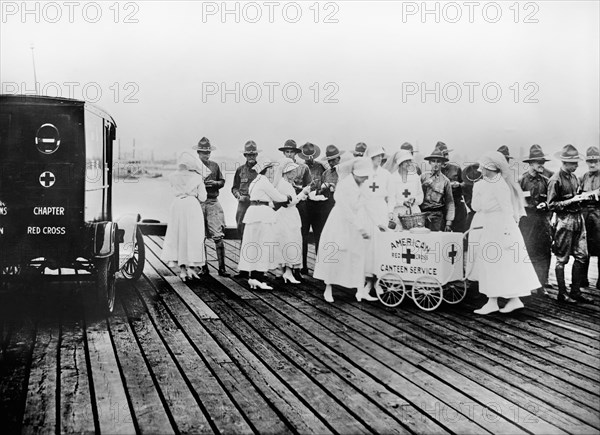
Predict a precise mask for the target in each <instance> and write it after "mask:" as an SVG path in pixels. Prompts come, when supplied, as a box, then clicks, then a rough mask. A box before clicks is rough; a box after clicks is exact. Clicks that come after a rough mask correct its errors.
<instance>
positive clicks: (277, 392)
mask: <svg viewBox="0 0 600 435" xmlns="http://www.w3.org/2000/svg"><path fill="white" fill-rule="evenodd" d="M204 326H205V327H206V328H207V329H208V330H209V331H210V332H211V334H212V336H213V337H214V338H215V339H216V341H217V342H218V343H219V344H220V345H221V346H222V347H223V348H224V349H225V350H226V351H227V353H228V354H229V355H231V358H232V359H233V360H234V361H235V363H236V365H237V366H238V367H239V368H240V370H241V371H242V373H244V375H245V376H246V377H247V378H248V380H249V381H250V382H251V383H252V384H253V385H254V386H255V388H257V389H258V390H260V392H261V394H262V395H263V397H264V398H265V400H266V401H267V402H268V403H269V404H270V406H271V407H273V408H274V409H275V410H276V412H277V414H278V415H279V416H280V418H281V419H282V420H283V421H285V422H286V424H287V425H288V426H290V427H291V429H292V431H293V432H296V433H305V434H329V433H332V429H331V428H330V426H329V425H327V424H326V422H324V421H322V420H321V419H320V418H319V417H318V416H316V415H315V414H314V412H313V411H312V410H311V409H310V408H308V407H307V406H306V404H305V403H303V401H301V400H300V399H298V397H296V396H295V394H294V392H293V391H292V390H290V389H289V388H288V387H287V386H286V385H285V384H284V383H282V382H281V381H280V380H279V378H278V377H277V376H275V375H274V374H273V373H272V372H271V371H270V370H268V369H267V368H266V367H265V366H264V364H263V363H262V362H261V360H260V359H259V358H258V357H257V356H256V355H255V354H254V353H253V352H252V351H251V350H250V349H249V348H248V347H247V346H246V344H245V343H244V342H243V341H241V340H240V339H239V338H237V337H236V336H235V335H234V334H233V333H232V332H231V331H230V330H229V328H228V327H227V326H225V325H224V324H223V322H222V321H221V320H215V321H211V322H206V323H205V324H204Z"/></svg>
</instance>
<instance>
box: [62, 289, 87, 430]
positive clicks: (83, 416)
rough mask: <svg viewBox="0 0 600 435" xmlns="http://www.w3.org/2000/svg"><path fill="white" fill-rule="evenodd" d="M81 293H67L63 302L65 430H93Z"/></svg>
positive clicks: (63, 407) (63, 419)
mask: <svg viewBox="0 0 600 435" xmlns="http://www.w3.org/2000/svg"><path fill="white" fill-rule="evenodd" d="M80 297H81V294H74V293H71V294H69V295H68V296H67V297H66V298H65V301H64V303H63V304H62V305H63V306H64V307H65V309H64V310H63V313H62V316H61V341H60V429H61V431H62V432H64V433H91V432H94V431H95V430H96V428H95V425H94V413H93V410H92V405H91V403H92V401H91V395H90V384H89V373H88V370H87V361H86V352H85V331H84V329H83V324H84V322H83V306H82V304H81V303H80V302H81V301H80Z"/></svg>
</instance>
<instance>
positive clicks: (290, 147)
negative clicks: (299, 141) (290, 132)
mask: <svg viewBox="0 0 600 435" xmlns="http://www.w3.org/2000/svg"><path fill="white" fill-rule="evenodd" d="M279 151H295V152H296V153H301V152H302V150H300V149H299V148H298V145H296V141H295V140H294V139H288V140H286V141H285V144H284V145H283V146H282V147H281V148H279Z"/></svg>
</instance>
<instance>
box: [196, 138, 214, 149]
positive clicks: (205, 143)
mask: <svg viewBox="0 0 600 435" xmlns="http://www.w3.org/2000/svg"><path fill="white" fill-rule="evenodd" d="M192 149H193V150H196V151H205V152H206V151H214V150H216V148H215V147H213V146H211V145H210V141H209V140H208V138H206V137H203V138H202V139H200V140H199V141H198V145H195V146H193V147H192Z"/></svg>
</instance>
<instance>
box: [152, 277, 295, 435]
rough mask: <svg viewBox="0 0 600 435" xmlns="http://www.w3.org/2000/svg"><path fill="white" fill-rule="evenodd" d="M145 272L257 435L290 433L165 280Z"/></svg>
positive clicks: (178, 323) (158, 294) (158, 295)
mask: <svg viewBox="0 0 600 435" xmlns="http://www.w3.org/2000/svg"><path fill="white" fill-rule="evenodd" d="M144 273H145V274H146V276H147V277H148V279H149V280H150V282H151V283H152V285H153V286H154V288H155V290H156V292H157V297H159V298H160V299H161V300H162V301H163V302H164V303H165V305H166V306H167V308H168V310H169V311H170V313H171V315H172V316H173V317H174V318H175V319H176V322H177V325H178V326H179V327H180V328H181V330H182V331H183V332H184V333H185V334H186V336H187V337H188V339H189V341H190V343H191V344H192V345H193V346H194V348H195V349H196V351H197V352H201V353H202V355H203V356H204V357H205V358H206V360H207V362H208V364H209V365H210V368H211V370H213V371H214V373H215V375H216V376H217V377H218V378H219V379H220V381H221V383H222V384H223V386H224V387H225V389H226V390H227V391H228V392H229V394H230V395H231V397H232V398H233V399H234V400H235V402H236V403H237V404H238V406H239V408H240V409H241V410H242V411H243V413H244V415H245V416H246V417H247V418H248V420H249V422H250V423H251V425H252V427H253V428H254V429H255V430H256V431H257V432H258V433H289V432H290V428H289V427H288V426H286V424H285V422H284V421H282V420H281V418H280V417H279V416H278V415H277V414H276V413H275V412H274V411H273V410H272V409H271V407H270V405H269V403H268V402H267V401H265V399H264V398H263V396H262V395H261V394H260V393H259V391H258V390H257V389H256V388H255V387H254V385H253V384H252V383H250V382H249V380H248V379H247V378H246V376H245V375H244V374H243V372H242V371H241V370H240V369H239V368H238V367H237V366H236V364H235V363H234V362H233V361H232V360H231V359H230V358H229V356H228V355H227V354H226V353H225V352H224V351H223V349H222V348H221V347H220V346H219V344H218V343H217V342H216V341H215V340H214V339H213V338H212V337H211V336H210V334H208V332H207V331H206V329H204V328H203V327H202V325H200V323H199V322H198V319H197V318H196V317H194V315H193V314H192V313H191V312H190V311H189V310H188V309H187V308H186V307H185V306H184V305H183V302H182V301H181V299H179V298H178V297H177V296H175V295H173V294H172V292H171V291H170V287H168V286H167V284H166V283H165V282H164V280H163V279H162V277H161V276H160V275H159V274H158V273H156V272H155V271H153V270H152V271H151V270H145V272H144Z"/></svg>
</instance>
